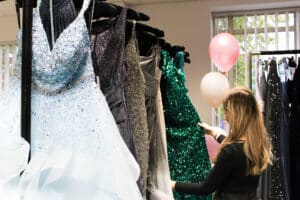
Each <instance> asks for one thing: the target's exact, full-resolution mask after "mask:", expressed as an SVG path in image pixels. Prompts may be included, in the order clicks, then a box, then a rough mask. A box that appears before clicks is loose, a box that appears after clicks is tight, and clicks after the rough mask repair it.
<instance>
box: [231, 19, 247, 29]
mask: <svg viewBox="0 0 300 200" xmlns="http://www.w3.org/2000/svg"><path fill="white" fill-rule="evenodd" d="M244 27H245V17H244V16H242V17H233V29H235V30H236V29H244Z"/></svg>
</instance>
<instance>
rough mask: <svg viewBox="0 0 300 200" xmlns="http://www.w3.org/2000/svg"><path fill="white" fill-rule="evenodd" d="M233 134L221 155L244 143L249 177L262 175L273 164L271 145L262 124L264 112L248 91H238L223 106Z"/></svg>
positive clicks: (236, 88)
mask: <svg viewBox="0 0 300 200" xmlns="http://www.w3.org/2000/svg"><path fill="white" fill-rule="evenodd" d="M223 107H224V111H225V113H226V115H228V119H227V120H228V123H229V125H230V132H229V134H228V136H227V137H226V139H225V140H224V141H223V142H222V143H221V145H220V148H219V151H220V150H221V149H222V148H223V147H225V146H226V145H228V144H231V143H235V142H239V141H241V140H242V139H245V142H244V153H245V155H246V157H247V158H248V160H249V161H250V162H248V174H250V175H259V174H260V173H261V172H262V171H263V170H264V169H266V167H267V166H268V164H272V152H271V142H270V138H269V136H268V134H267V131H266V128H265V126H264V122H263V116H262V112H261V111H260V109H259V105H258V103H257V101H256V99H255V97H254V95H253V94H252V92H251V90H249V89H247V88H245V87H235V88H232V89H231V90H230V92H229V95H228V96H227V97H226V99H225V100H224V102H223Z"/></svg>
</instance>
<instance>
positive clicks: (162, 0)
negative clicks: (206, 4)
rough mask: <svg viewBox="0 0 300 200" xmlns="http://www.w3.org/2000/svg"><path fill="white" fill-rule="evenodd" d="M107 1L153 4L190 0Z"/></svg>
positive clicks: (111, 0)
mask: <svg viewBox="0 0 300 200" xmlns="http://www.w3.org/2000/svg"><path fill="white" fill-rule="evenodd" d="M108 1H109V2H121V3H124V4H127V5H132V6H134V5H140V4H154V3H168V2H169V3H170V2H184V1H191V0H108Z"/></svg>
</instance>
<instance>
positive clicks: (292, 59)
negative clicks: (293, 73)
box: [288, 56, 297, 68]
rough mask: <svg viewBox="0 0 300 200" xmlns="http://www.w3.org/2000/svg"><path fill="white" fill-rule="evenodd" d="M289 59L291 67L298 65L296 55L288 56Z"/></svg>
mask: <svg viewBox="0 0 300 200" xmlns="http://www.w3.org/2000/svg"><path fill="white" fill-rule="evenodd" d="M288 59H289V62H288V66H289V67H293V68H296V67H297V64H296V62H295V60H294V56H292V57H291V58H288Z"/></svg>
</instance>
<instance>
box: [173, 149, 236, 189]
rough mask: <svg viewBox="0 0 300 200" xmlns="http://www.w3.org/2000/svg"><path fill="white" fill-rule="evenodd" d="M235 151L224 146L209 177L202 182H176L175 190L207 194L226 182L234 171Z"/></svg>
mask: <svg viewBox="0 0 300 200" xmlns="http://www.w3.org/2000/svg"><path fill="white" fill-rule="evenodd" d="M232 153H233V151H232V150H231V148H230V147H229V146H226V147H224V148H223V149H222V150H221V152H220V154H219V155H218V159H217V162H216V164H215V166H214V167H213V168H212V170H211V171H210V173H209V175H208V177H207V178H206V179H205V180H204V181H203V182H201V183H185V182H176V183H175V186H174V187H175V188H174V189H175V190H176V191H177V192H180V193H187V194H196V195H207V194H211V193H213V192H214V191H216V190H217V189H219V188H221V187H222V185H223V184H226V181H227V180H228V177H229V176H230V174H231V173H232V170H233V167H234V165H235V163H234V159H233V157H232Z"/></svg>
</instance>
